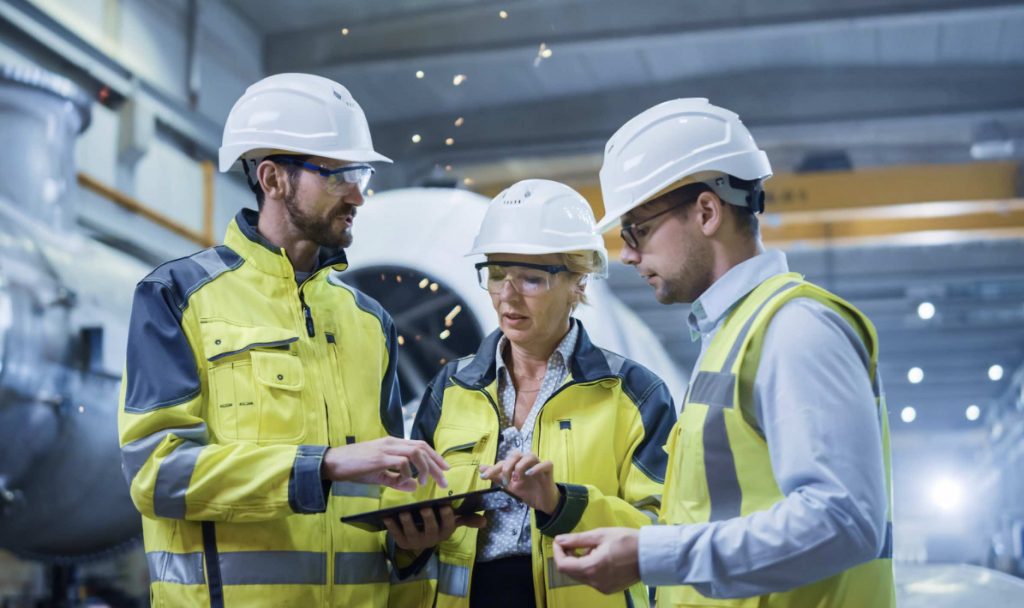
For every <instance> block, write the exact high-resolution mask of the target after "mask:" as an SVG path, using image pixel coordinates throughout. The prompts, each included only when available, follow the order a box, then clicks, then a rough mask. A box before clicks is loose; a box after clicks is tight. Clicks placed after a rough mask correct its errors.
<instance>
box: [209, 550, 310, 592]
mask: <svg viewBox="0 0 1024 608" xmlns="http://www.w3.org/2000/svg"><path fill="white" fill-rule="evenodd" d="M218 561H219V562H220V574H221V578H222V580H223V581H224V584H225V585H325V584H327V554H325V553H315V552H312V551H235V552H221V553H220V559H219V560H218Z"/></svg>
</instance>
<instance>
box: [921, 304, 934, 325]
mask: <svg viewBox="0 0 1024 608" xmlns="http://www.w3.org/2000/svg"><path fill="white" fill-rule="evenodd" d="M917 316H919V317H921V318H922V319H924V320H925V321H927V320H928V319H931V318H932V317H934V316H935V305H934V304H932V303H931V302H921V303H920V304H918V305H917Z"/></svg>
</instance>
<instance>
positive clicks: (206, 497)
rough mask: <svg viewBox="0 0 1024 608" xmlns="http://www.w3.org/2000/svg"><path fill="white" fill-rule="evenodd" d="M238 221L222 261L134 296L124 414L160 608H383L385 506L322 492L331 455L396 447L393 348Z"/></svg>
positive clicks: (182, 266)
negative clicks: (375, 516)
mask: <svg viewBox="0 0 1024 608" xmlns="http://www.w3.org/2000/svg"><path fill="white" fill-rule="evenodd" d="M257 219H258V216H257V214H256V213H255V212H253V211H249V210H243V211H241V212H240V213H239V214H238V215H237V216H236V217H235V220H234V221H233V222H232V223H231V225H230V227H229V228H228V230H227V235H226V237H225V245H223V246H218V247H213V248H210V249H206V250H204V251H201V252H199V253H197V254H195V255H192V256H189V257H186V258H182V259H179V260H175V261H172V262H168V263H166V264H164V265H162V266H160V267H159V268H157V269H156V270H154V271H153V272H152V273H151V274H150V275H149V276H148V277H146V278H145V279H143V280H142V281H140V282H139V284H138V286H137V288H136V291H135V300H134V304H133V306H132V316H131V325H130V330H129V338H128V357H127V364H126V368H125V375H124V382H123V385H122V389H121V408H120V413H119V415H118V431H119V435H120V443H121V454H122V458H123V464H124V471H125V477H126V478H127V479H128V482H129V484H130V486H131V496H132V500H133V501H134V502H135V505H136V507H137V508H138V510H139V511H140V512H141V513H142V516H143V517H142V523H143V534H144V537H145V548H146V558H147V560H148V562H149V572H150V579H151V596H152V605H153V606H212V607H217V606H228V607H230V606H275V607H277V606H384V605H386V604H387V599H388V593H389V572H390V568H389V562H388V559H387V555H386V553H385V551H384V547H385V543H384V539H383V535H382V534H374V533H369V532H364V531H362V530H359V529H358V528H354V527H352V526H348V525H345V524H342V523H341V522H340V521H339V518H340V517H341V516H342V515H346V514H354V513H359V512H363V511H368V510H372V509H377V508H379V504H380V489H379V488H378V487H376V486H367V485H361V484H354V483H335V484H333V487H332V485H331V484H330V483H329V482H323V481H321V479H320V464H321V460H322V458H323V454H324V452H325V451H326V449H327V447H328V446H339V445H345V444H348V443H354V442H361V441H367V440H372V439H377V438H379V437H383V436H386V435H388V434H391V435H394V436H397V437H401V436H402V422H401V403H400V396H399V392H398V381H397V375H396V369H395V367H396V357H397V346H396V332H395V328H394V325H393V323H392V320H391V317H390V316H389V315H388V314H387V313H386V312H385V311H384V310H383V309H382V308H381V307H380V305H379V304H377V302H375V301H373V300H372V299H370V298H368V297H367V296H365V295H363V294H362V293H360V292H359V291H357V290H355V289H353V288H351V287H348V286H346V285H345V284H344V283H342V282H341V280H340V278H339V274H340V272H341V271H342V270H344V269H345V268H346V262H345V256H344V252H342V251H333V252H325V251H322V252H321V259H320V261H319V264H318V266H317V270H316V272H315V273H314V274H312V275H311V276H310V277H309V278H308V279H307V280H306V281H304V282H303V284H302V286H301V287H299V286H298V285H297V284H296V281H295V276H294V272H293V269H292V266H291V263H290V262H289V261H288V259H287V258H286V257H285V255H284V253H283V251H282V250H281V249H279V248H277V247H274V246H273V245H271V244H270V243H268V242H267V241H266V240H265V239H263V238H262V237H261V236H260V235H259V234H258V233H257V232H256V229H255V226H256V223H257Z"/></svg>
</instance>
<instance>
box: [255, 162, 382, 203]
mask: <svg viewBox="0 0 1024 608" xmlns="http://www.w3.org/2000/svg"><path fill="white" fill-rule="evenodd" d="M263 160H269V161H271V162H275V163H282V164H286V165H292V166H295V167H302V168H303V169H305V170H307V171H312V172H313V173H316V174H317V175H319V176H320V177H322V178H324V186H325V187H326V188H327V191H328V192H330V193H331V194H333V195H335V196H340V195H342V194H344V193H345V191H346V190H348V189H349V188H350V187H351V186H355V187H356V188H358V189H359V193H360V194H365V193H366V189H367V188H368V187H369V185H370V178H371V177H373V174H374V169H373V167H371V166H370V165H345V166H344V167H339V168H337V169H328V168H326V167H321V166H320V165H315V164H313V163H311V162H309V161H306V160H302V159H300V158H296V157H294V156H287V155H284V154H275V155H273V156H268V157H266V158H265V159H263Z"/></svg>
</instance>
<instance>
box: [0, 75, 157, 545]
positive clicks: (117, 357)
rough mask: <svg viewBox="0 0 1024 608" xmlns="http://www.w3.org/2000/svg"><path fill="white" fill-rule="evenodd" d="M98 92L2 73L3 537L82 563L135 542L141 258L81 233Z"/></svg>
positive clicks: (0, 399)
mask: <svg viewBox="0 0 1024 608" xmlns="http://www.w3.org/2000/svg"><path fill="white" fill-rule="evenodd" d="M89 104H90V102H89V100H88V98H87V97H86V96H85V95H83V94H82V93H81V91H79V90H78V89H76V88H75V87H74V86H73V85H72V84H71V83H70V82H69V81H67V80H64V79H62V78H57V77H54V76H52V75H50V74H47V73H44V72H40V71H36V70H17V69H12V68H4V69H3V70H2V71H0V141H3V142H4V145H3V146H2V147H0V548H4V549H8V550H10V551H13V552H14V553H16V554H18V555H21V556H25V557H29V558H36V559H42V560H46V561H49V562H53V563H70V562H73V561H76V560H79V559H81V558H84V557H89V556H96V555H100V554H103V553H104V552H108V551H111V550H114V549H116V548H118V547H119V546H121V545H123V544H125V543H128V542H129V541H130V540H131V539H132V538H134V537H136V536H137V535H138V531H139V522H138V515H137V514H136V512H135V510H134V508H133V506H132V504H131V501H130V500H129V498H128V489H127V487H126V484H125V481H124V477H123V476H122V474H121V467H120V464H119V462H120V456H119V453H118V445H117V425H116V412H117V409H116V408H117V398H118V390H119V385H120V376H121V370H122V368H123V366H124V350H125V349H124V343H125V338H126V335H127V319H128V314H129V310H130V307H131V294H132V290H133V289H134V286H135V283H136V281H138V280H139V279H140V278H141V277H142V276H144V275H145V274H146V272H148V270H149V269H148V267H147V266H145V265H143V264H142V263H141V262H139V261H137V260H135V259H133V258H131V257H128V256H126V255H124V254H122V253H120V252H118V251H116V250H114V249H111V248H109V247H107V246H105V245H103V244H101V243H99V242H97V241H95V240H92V239H89V238H86V237H85V236H84V235H82V234H81V233H79V232H76V230H75V226H74V209H73V207H72V201H74V198H75V196H74V194H75V186H76V174H75V164H74V160H73V159H74V157H73V154H74V141H75V138H76V137H77V135H78V134H79V133H81V132H82V131H83V130H84V129H85V128H86V127H87V126H88V125H89V120H90V107H89Z"/></svg>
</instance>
